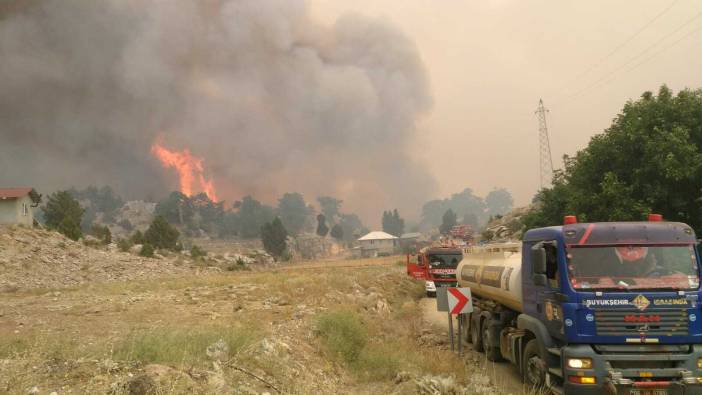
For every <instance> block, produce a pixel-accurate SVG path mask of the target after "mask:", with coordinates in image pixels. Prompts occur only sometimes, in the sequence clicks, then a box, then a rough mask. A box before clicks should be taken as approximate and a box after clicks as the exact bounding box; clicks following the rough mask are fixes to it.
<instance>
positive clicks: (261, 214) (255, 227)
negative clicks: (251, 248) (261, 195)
mask: <svg viewBox="0 0 702 395" xmlns="http://www.w3.org/2000/svg"><path fill="white" fill-rule="evenodd" d="M233 207H234V209H236V210H238V212H237V218H236V222H237V225H238V227H239V232H238V233H239V236H241V237H243V238H247V239H250V238H255V237H259V236H260V235H261V227H262V226H263V224H265V223H267V222H270V221H272V220H273V218H274V217H275V211H274V210H273V207H270V206H266V205H263V204H261V202H259V201H258V200H256V199H254V198H253V197H251V196H245V197H244V198H243V199H241V201H237V202H235V203H234V206H233Z"/></svg>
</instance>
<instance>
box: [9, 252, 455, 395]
mask: <svg viewBox="0 0 702 395" xmlns="http://www.w3.org/2000/svg"><path fill="white" fill-rule="evenodd" d="M397 260H398V257H388V258H379V259H372V260H363V261H359V262H357V263H358V264H359V266H358V267H348V265H349V263H351V262H353V261H335V262H329V261H325V262H316V263H307V264H305V265H300V266H299V267H293V266H288V267H284V268H278V269H273V270H269V271H251V272H223V273H211V272H205V274H203V275H199V276H190V277H185V276H181V277H170V278H159V279H152V280H140V281H132V282H122V283H103V284H97V283H93V284H89V285H86V286H81V287H73V288H65V289H61V290H60V292H55V291H46V290H45V291H43V292H39V291H36V292H25V293H16V294H5V295H3V299H2V300H0V311H4V312H5V313H6V316H5V318H6V320H5V321H4V323H3V322H2V321H0V393H4V392H7V393H17V394H24V393H26V391H27V390H28V389H29V388H31V387H32V386H34V385H38V386H39V387H40V389H41V390H42V393H43V392H45V391H48V392H50V391H51V390H57V391H58V392H59V393H65V392H68V390H72V391H73V393H105V392H106V391H107V389H108V388H110V386H112V385H114V384H115V382H117V383H124V382H125V380H127V377H128V376H127V375H128V374H133V375H134V376H135V377H136V376H139V375H140V374H142V370H143V369H144V366H146V365H149V364H158V365H164V366H167V367H169V368H170V369H173V371H172V372H171V373H169V374H170V376H167V377H166V378H164V379H163V380H164V381H163V382H159V383H158V387H157V388H158V391H157V392H158V393H217V391H215V390H212V388H213V387H211V385H213V384H212V383H211V382H210V381H211V379H201V380H200V381H196V382H193V381H192V380H193V379H192V378H189V376H187V375H185V376H187V377H185V376H184V373H183V372H189V371H190V370H191V369H196V370H199V371H203V372H209V373H207V374H208V375H211V374H212V367H211V361H210V360H209V359H208V357H207V355H206V353H205V351H206V349H207V347H208V346H209V345H211V344H212V343H215V342H216V341H218V340H220V339H222V340H224V341H225V343H227V345H228V346H229V348H230V354H231V358H232V359H233V360H235V361H236V366H237V367H242V368H245V369H248V370H250V371H252V372H255V374H256V375H258V376H260V377H263V378H265V379H266V380H269V381H271V382H273V383H275V384H276V385H278V386H279V387H280V388H284V389H285V392H288V393H324V392H326V393H330V392H343V393H359V392H360V393H363V392H366V393H383V392H388V391H390V390H392V388H393V386H394V383H393V379H394V378H395V376H396V375H397V373H398V372H401V371H409V372H412V373H414V374H416V375H424V374H434V375H451V376H454V377H456V379H457V381H459V382H463V383H465V382H467V380H468V375H467V372H466V371H465V369H464V368H463V366H464V364H463V361H461V360H459V359H458V357H457V356H455V355H454V354H451V353H450V352H448V351H446V350H445V348H442V347H436V346H431V345H425V346H421V345H419V344H418V341H417V340H418V339H419V338H420V336H422V331H423V329H425V328H424V327H425V324H424V323H423V321H422V311H421V309H420V306H419V304H418V301H419V300H420V299H421V298H422V296H423V293H424V292H423V287H422V284H421V283H419V282H415V281H411V280H408V279H407V278H406V275H405V274H404V270H403V268H400V267H399V265H395V262H397ZM373 292H377V293H379V294H381V295H382V296H383V298H384V300H386V302H387V304H388V306H389V312H377V311H373V310H372V309H368V306H364V305H362V303H361V302H360V299H358V300H357V299H354V298H357V297H363V296H365V295H368V294H370V293H373ZM272 300H277V301H278V302H275V301H272ZM280 301H285V302H284V303H283V302H280ZM7 318H10V319H7ZM19 322H21V323H22V325H21V326H20V325H19ZM314 329H316V330H317V332H316V333H317V336H314V335H312V336H311V335H310V334H311V333H312V331H313V330H314ZM264 338H265V339H271V338H273V339H281V340H282V341H284V342H286V343H287V344H288V345H289V346H290V347H291V349H290V350H288V351H280V350H279V349H276V350H277V351H272V352H271V353H270V354H264V353H262V352H261V348H260V343H261V341H262V339H264ZM281 353H282V354H281ZM2 360H4V361H7V362H5V363H4V364H3V363H2ZM232 366H233V365H232ZM208 377H209V376H208ZM221 380H223V381H224V382H226V383H230V384H231V383H243V382H249V383H250V384H249V385H258V386H259V387H254V388H258V392H259V393H260V392H263V391H269V392H271V393H273V391H271V390H270V388H268V387H266V386H265V385H262V384H261V383H260V382H258V381H256V380H252V379H251V377H250V376H247V375H245V374H243V373H241V372H239V371H236V370H234V369H232V368H224V370H223V371H222V372H221ZM251 382H253V384H251ZM120 385H121V384H120ZM237 385H238V384H237ZM115 388H117V389H115V390H114V391H113V392H112V393H113V394H115V395H116V394H119V393H120V391H123V393H127V392H124V391H126V390H125V389H124V387H123V386H117V387H115ZM225 392H226V391H225Z"/></svg>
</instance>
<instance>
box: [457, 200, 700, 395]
mask: <svg viewBox="0 0 702 395" xmlns="http://www.w3.org/2000/svg"><path fill="white" fill-rule="evenodd" d="M465 252H466V253H465V258H464V259H463V261H462V262H461V263H460V265H459V266H458V268H457V272H458V283H459V285H460V286H462V287H470V289H471V292H472V295H473V306H474V310H473V312H472V313H471V314H470V315H469V316H465V317H463V318H462V319H464V322H465V325H463V328H464V329H465V330H466V331H465V332H464V333H463V334H462V336H464V338H466V340H467V341H468V342H471V343H473V348H474V349H475V350H477V351H483V352H485V354H486V356H487V359H488V360H491V361H500V360H506V361H509V362H511V363H513V364H515V365H516V366H517V368H518V369H519V371H520V372H521V374H522V376H523V378H524V381H525V382H526V383H527V384H529V385H531V386H535V387H542V388H543V387H546V388H548V389H550V390H551V391H552V392H556V393H565V394H572V395H577V394H593V395H594V394H609V395H615V394H617V395H620V394H626V395H673V394H702V319H700V317H702V310H701V307H700V306H702V305H701V304H700V296H701V292H700V264H701V262H700V255H699V250H698V240H697V238H696V237H695V233H694V231H693V230H692V228H690V226H688V225H686V224H683V223H678V222H665V221H663V220H662V217H661V216H660V215H656V214H652V215H650V216H649V221H648V222H604V223H578V222H577V219H576V218H575V217H574V216H567V217H566V218H565V220H564V225H562V226H551V227H546V228H538V229H531V230H529V231H527V232H526V233H525V235H524V239H523V241H522V242H521V243H501V244H492V245H484V246H477V247H472V248H470V249H468V250H466V251H465Z"/></svg>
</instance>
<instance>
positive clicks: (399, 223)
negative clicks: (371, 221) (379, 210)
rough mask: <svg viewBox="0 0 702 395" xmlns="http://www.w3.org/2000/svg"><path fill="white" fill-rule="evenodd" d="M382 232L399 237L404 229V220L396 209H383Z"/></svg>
mask: <svg viewBox="0 0 702 395" xmlns="http://www.w3.org/2000/svg"><path fill="white" fill-rule="evenodd" d="M382 225H383V232H386V233H389V234H391V235H393V236H397V237H400V236H401V235H402V233H404V230H405V220H404V219H402V218H401V217H400V213H399V212H398V211H397V209H394V210H392V211H383V218H382Z"/></svg>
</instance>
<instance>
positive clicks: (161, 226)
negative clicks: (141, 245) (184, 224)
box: [144, 215, 180, 250]
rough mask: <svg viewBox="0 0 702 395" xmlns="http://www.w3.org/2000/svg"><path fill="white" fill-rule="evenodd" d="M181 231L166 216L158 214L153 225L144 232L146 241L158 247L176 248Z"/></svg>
mask: <svg viewBox="0 0 702 395" xmlns="http://www.w3.org/2000/svg"><path fill="white" fill-rule="evenodd" d="M178 237H180V232H178V230H177V229H176V228H174V227H173V226H171V224H169V223H168V221H166V218H164V217H162V216H160V215H157V216H156V218H154V220H153V222H151V226H149V229H147V230H146V233H144V242H145V243H148V244H151V245H152V246H153V247H156V248H163V249H166V250H175V249H176V243H178Z"/></svg>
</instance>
